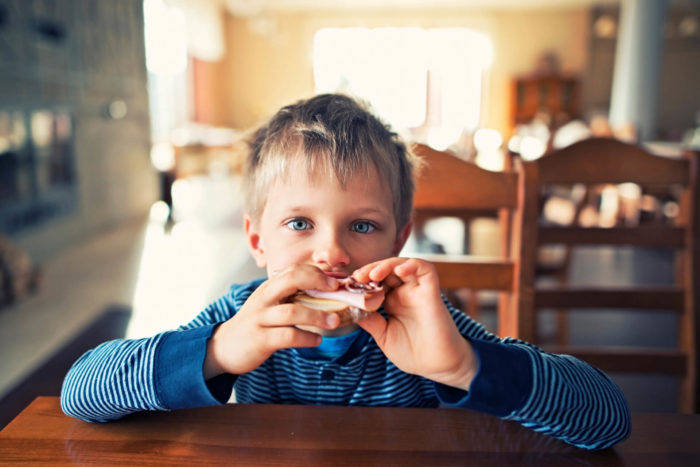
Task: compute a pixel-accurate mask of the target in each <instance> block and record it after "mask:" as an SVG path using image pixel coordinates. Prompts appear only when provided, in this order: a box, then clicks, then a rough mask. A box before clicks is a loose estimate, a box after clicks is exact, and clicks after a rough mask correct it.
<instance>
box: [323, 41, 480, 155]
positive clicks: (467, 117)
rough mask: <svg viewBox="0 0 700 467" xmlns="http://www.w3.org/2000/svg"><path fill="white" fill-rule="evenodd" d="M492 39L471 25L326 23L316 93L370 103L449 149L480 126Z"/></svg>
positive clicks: (398, 124)
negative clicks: (351, 25) (333, 25)
mask: <svg viewBox="0 0 700 467" xmlns="http://www.w3.org/2000/svg"><path fill="white" fill-rule="evenodd" d="M491 56H492V46H491V41H490V39H489V38H488V37H486V36H485V35H483V34H480V33H478V32H475V31H473V30H470V29H466V28H449V29H419V28H378V29H366V28H327V29H321V30H319V31H318V32H317V33H316V36H315V39H314V78H315V88H316V89H315V90H316V92H334V91H342V92H346V93H349V94H352V95H354V96H357V97H360V98H362V99H365V100H367V101H369V103H370V104H371V105H372V107H373V108H374V110H375V111H376V112H377V113H378V114H379V115H380V116H381V117H382V118H383V119H384V120H386V121H387V122H388V123H390V124H391V125H392V126H393V127H394V128H396V129H399V130H409V131H411V132H412V133H414V134H415V135H418V136H423V138H422V139H425V140H427V142H428V143H429V144H432V145H433V146H435V147H447V146H448V145H449V144H451V143H453V142H455V141H456V140H457V139H458V138H459V136H460V134H461V133H462V132H463V131H465V130H466V131H473V130H474V129H475V128H476V127H477V126H479V123H480V120H479V119H480V110H481V94H482V92H481V91H482V90H481V82H482V76H483V72H484V70H486V69H487V68H488V67H489V66H490V63H491Z"/></svg>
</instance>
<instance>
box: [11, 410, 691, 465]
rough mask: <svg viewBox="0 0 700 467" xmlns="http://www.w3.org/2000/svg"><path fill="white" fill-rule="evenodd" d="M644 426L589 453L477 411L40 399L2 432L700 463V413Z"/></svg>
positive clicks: (195, 455)
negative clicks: (82, 408)
mask: <svg viewBox="0 0 700 467" xmlns="http://www.w3.org/2000/svg"><path fill="white" fill-rule="evenodd" d="M632 423H633V424H632V430H633V432H632V436H631V437H630V438H629V439H628V440H626V441H624V442H622V443H620V444H618V445H617V446H615V447H614V448H611V449H607V450H603V451H585V450H582V449H578V448H575V447H572V446H569V445H567V444H565V443H563V442H561V441H558V440H556V439H554V438H551V437H548V436H545V435H541V434H538V433H535V432H534V431H531V430H528V429H526V428H523V427H522V426H520V425H519V424H517V423H514V422H508V421H502V420H499V419H498V418H495V417H491V416H487V415H482V414H478V413H475V412H470V411H466V410H455V409H403V408H367V407H319V406H296V405H235V404H234V405H226V406H223V407H205V408H199V409H188V410H180V411H173V412H159V413H141V414H137V415H133V416H130V417H127V418H125V419H122V420H120V421H116V422H112V423H106V424H92V423H86V422H82V421H79V420H76V419H73V418H70V417H68V416H66V415H64V414H63V412H61V409H60V406H59V400H58V398H57V397H40V398H37V399H36V400H34V402H32V403H31V404H30V405H29V406H28V407H27V408H26V409H25V410H24V411H23V412H22V413H21V414H20V415H18V416H17V418H15V419H14V420H13V421H12V422H11V423H10V424H9V425H8V426H7V427H5V429H3V430H2V431H1V432H0V464H2V465H16V464H18V463H22V462H27V463H32V464H50V465H61V464H82V465H89V464H100V465H108V464H118V465H133V466H137V465H138V466H142V465H194V464H196V465H217V464H218V465H221V464H227V465H306V466H308V465H324V466H330V465H362V466H364V465H382V466H384V465H430V466H434V465H498V466H504V465H518V466H523V465H537V466H549V465H552V466H554V465H556V466H561V465H630V466H645V465H649V466H655V467H657V466H663V465H669V466H684V465H687V466H698V465H700V415H677V414H641V413H639V414H634V415H633V422H632Z"/></svg>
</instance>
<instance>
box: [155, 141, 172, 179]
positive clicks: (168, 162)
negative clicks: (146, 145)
mask: <svg viewBox="0 0 700 467" xmlns="http://www.w3.org/2000/svg"><path fill="white" fill-rule="evenodd" d="M151 163H152V164H153V167H155V168H156V169H158V171H160V172H169V171H171V170H173V169H174V168H175V149H173V146H172V145H171V144H170V143H166V142H160V143H156V144H154V145H153V146H152V147H151Z"/></svg>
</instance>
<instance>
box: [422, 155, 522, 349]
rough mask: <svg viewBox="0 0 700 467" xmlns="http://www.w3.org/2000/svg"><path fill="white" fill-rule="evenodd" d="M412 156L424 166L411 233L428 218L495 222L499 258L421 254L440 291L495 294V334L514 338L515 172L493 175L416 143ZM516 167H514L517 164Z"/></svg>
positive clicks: (518, 207)
mask: <svg viewBox="0 0 700 467" xmlns="http://www.w3.org/2000/svg"><path fill="white" fill-rule="evenodd" d="M413 151H414V152H415V153H416V154H417V155H419V156H421V157H422V158H423V160H424V161H425V167H424V168H423V170H422V173H421V174H420V176H419V177H418V182H417V186H416V192H415V197H414V226H415V227H414V233H416V234H417V235H419V236H420V234H421V232H422V229H423V226H424V225H425V223H426V222H427V220H429V219H431V218H437V217H443V216H451V217H458V218H460V219H462V220H463V221H465V223H466V224H468V223H469V222H470V221H471V220H472V219H474V218H475V217H483V216H489V217H497V218H498V219H499V226H500V235H501V238H500V245H501V247H500V255H499V256H498V257H476V256H474V255H469V254H466V253H467V252H464V254H460V255H447V254H432V255H422V256H423V257H424V258H426V259H428V260H430V261H432V262H433V264H435V266H436V267H437V270H438V274H439V276H440V283H441V286H442V287H443V288H444V289H446V290H448V291H455V290H469V291H473V292H476V291H486V290H488V291H495V292H497V293H498V331H497V332H498V334H499V335H501V336H506V335H511V336H514V335H517V334H518V333H519V332H520V331H519V330H518V328H519V326H520V325H521V324H520V323H519V322H518V320H519V317H520V316H521V315H519V314H518V313H517V310H518V308H519V306H520V303H519V302H520V300H521V296H520V294H519V291H520V288H519V286H518V285H519V283H520V281H521V279H520V277H519V275H520V272H521V269H520V261H519V257H520V254H519V252H520V249H521V247H522V238H521V236H520V231H521V228H520V226H521V225H522V216H521V214H520V213H521V212H522V209H523V201H524V196H523V191H522V190H523V188H524V184H523V180H524V179H523V177H522V175H521V172H520V171H519V168H518V169H515V170H509V171H504V172H493V171H489V170H485V169H482V168H480V167H478V166H477V165H475V164H473V163H471V162H467V161H464V160H461V159H459V158H457V157H456V156H454V155H452V154H450V153H448V152H441V151H437V150H435V149H432V148H430V147H428V146H425V145H422V144H416V145H414V146H413ZM518 167H519V165H518ZM469 297H470V298H471V299H470V300H469V303H468V307H469V311H468V310H464V311H467V312H468V313H469V314H471V315H474V314H475V311H477V310H478V308H479V306H480V305H479V302H478V300H477V297H478V295H477V294H476V293H472V294H469Z"/></svg>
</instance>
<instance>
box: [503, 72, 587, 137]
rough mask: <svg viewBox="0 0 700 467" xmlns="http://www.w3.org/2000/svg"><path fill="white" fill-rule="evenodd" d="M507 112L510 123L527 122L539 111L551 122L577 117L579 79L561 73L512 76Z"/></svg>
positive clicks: (578, 108)
mask: <svg viewBox="0 0 700 467" xmlns="http://www.w3.org/2000/svg"><path fill="white" fill-rule="evenodd" d="M511 111H512V119H511V123H512V125H513V126H515V125H519V124H523V123H528V122H530V121H531V120H532V119H533V117H534V116H535V115H536V114H539V113H545V114H546V115H548V116H549V117H550V118H551V119H552V120H555V121H568V120H570V119H572V118H577V117H580V116H581V84H580V81H579V79H578V78H577V77H574V76H565V75H536V76H520V77H516V78H515V79H513V82H512V109H511ZM552 123H554V121H553V122H552Z"/></svg>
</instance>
